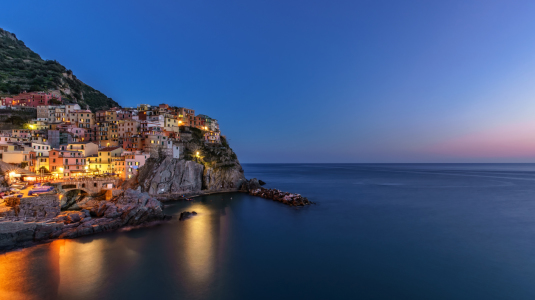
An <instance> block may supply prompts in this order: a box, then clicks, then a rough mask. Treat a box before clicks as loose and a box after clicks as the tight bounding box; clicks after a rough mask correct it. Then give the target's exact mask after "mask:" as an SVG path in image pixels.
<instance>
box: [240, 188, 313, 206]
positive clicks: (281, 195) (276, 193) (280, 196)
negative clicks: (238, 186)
mask: <svg viewBox="0 0 535 300" xmlns="http://www.w3.org/2000/svg"><path fill="white" fill-rule="evenodd" d="M249 195H252V196H257V197H262V198H266V199H272V200H273V201H277V202H280V203H282V204H286V205H289V206H306V205H310V204H316V203H314V202H312V201H310V200H308V198H306V197H303V196H301V195H300V194H292V193H289V192H282V191H280V190H277V189H266V188H263V187H261V188H257V189H254V190H250V191H249Z"/></svg>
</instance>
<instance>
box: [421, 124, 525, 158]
mask: <svg viewBox="0 0 535 300" xmlns="http://www.w3.org/2000/svg"><path fill="white" fill-rule="evenodd" d="M424 152H425V153H430V154H439V155H447V156H453V157H485V158H489V157H519V158H520V157H534V156H535V122H526V123H515V124H509V125H506V126H502V127H494V128H489V129H488V130H485V131H480V132H475V133H469V134H466V135H463V136H460V137H458V138H454V139H450V140H447V141H444V142H442V143H437V144H434V145H432V146H430V147H427V148H425V149H424Z"/></svg>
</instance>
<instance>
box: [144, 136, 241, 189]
mask: <svg viewBox="0 0 535 300" xmlns="http://www.w3.org/2000/svg"><path fill="white" fill-rule="evenodd" d="M181 130H182V131H181V134H182V135H181V138H182V139H183V140H184V143H183V145H182V153H181V155H180V158H173V157H171V156H169V155H158V156H157V157H151V158H150V159H148V160H147V161H146V162H145V165H144V166H143V167H141V168H140V169H139V173H138V177H137V184H138V186H139V187H140V189H141V191H143V192H147V193H149V195H152V196H157V195H158V196H167V195H169V196H173V195H193V194H196V195H198V194H204V193H212V192H221V191H238V190H239V189H240V188H241V187H242V185H243V184H244V183H245V182H247V180H246V179H245V175H244V174H243V168H242V166H241V165H240V162H239V161H238V157H237V155H236V153H234V151H233V150H232V149H231V148H230V146H229V144H228V142H227V140H226V138H225V137H224V136H222V137H221V144H207V143H205V142H204V138H203V134H202V132H201V131H200V130H199V129H196V128H185V127H183V128H181Z"/></svg>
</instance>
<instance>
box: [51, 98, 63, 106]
mask: <svg viewBox="0 0 535 300" xmlns="http://www.w3.org/2000/svg"><path fill="white" fill-rule="evenodd" d="M50 104H56V105H59V104H61V101H59V100H58V99H56V98H52V99H50Z"/></svg>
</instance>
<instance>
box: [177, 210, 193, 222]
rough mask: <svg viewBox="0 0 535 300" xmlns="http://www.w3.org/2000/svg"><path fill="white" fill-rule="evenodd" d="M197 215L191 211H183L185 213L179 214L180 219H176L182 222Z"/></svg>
mask: <svg viewBox="0 0 535 300" xmlns="http://www.w3.org/2000/svg"><path fill="white" fill-rule="evenodd" d="M196 215H197V212H195V211H192V212H189V211H185V212H181V213H180V217H179V218H178V219H179V220H180V221H184V220H186V219H189V218H191V217H193V216H196Z"/></svg>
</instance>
